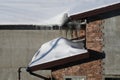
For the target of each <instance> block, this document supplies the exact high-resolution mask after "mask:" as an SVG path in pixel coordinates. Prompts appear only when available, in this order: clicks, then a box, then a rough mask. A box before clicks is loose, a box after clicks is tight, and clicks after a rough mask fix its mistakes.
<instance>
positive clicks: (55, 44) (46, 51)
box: [28, 37, 89, 71]
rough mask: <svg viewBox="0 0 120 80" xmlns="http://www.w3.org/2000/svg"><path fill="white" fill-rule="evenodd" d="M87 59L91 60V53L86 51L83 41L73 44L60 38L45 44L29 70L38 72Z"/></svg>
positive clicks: (35, 56)
mask: <svg viewBox="0 0 120 80" xmlns="http://www.w3.org/2000/svg"><path fill="white" fill-rule="evenodd" d="M86 58H89V53H88V51H87V50H86V49H84V44H83V41H79V42H73V41H71V40H68V39H66V38H62V37H60V38H56V39H54V40H51V41H49V42H47V43H45V44H43V45H42V46H41V48H40V49H39V50H38V51H37V52H36V53H35V55H34V56H33V58H32V61H31V62H30V63H29V65H28V68H29V70H31V71H36V70H40V69H47V68H51V67H55V66H60V65H64V64H66V63H70V62H74V61H78V60H82V59H86Z"/></svg>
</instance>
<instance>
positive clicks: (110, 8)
mask: <svg viewBox="0 0 120 80" xmlns="http://www.w3.org/2000/svg"><path fill="white" fill-rule="evenodd" d="M117 9H120V3H117V4H114V5H109V6H106V7H102V8H99V9H95V10H91V11H87V12H84V13H80V14H75V15H71V16H70V19H71V20H79V19H84V18H88V17H91V16H95V15H98V14H102V13H105V12H109V11H113V10H117Z"/></svg>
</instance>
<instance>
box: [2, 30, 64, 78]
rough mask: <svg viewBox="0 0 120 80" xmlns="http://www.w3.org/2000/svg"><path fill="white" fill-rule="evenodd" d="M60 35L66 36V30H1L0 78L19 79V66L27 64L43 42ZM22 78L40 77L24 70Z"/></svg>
mask: <svg viewBox="0 0 120 80" xmlns="http://www.w3.org/2000/svg"><path fill="white" fill-rule="evenodd" d="M59 36H63V37H66V31H62V30H61V31H60V30H0V80H17V78H18V75H17V70H18V68H19V67H25V66H27V65H28V63H29V62H30V60H31V58H32V57H33V55H34V53H35V52H36V51H37V50H38V49H39V48H40V46H41V45H42V44H43V43H45V42H47V41H49V40H51V39H54V38H56V37H59ZM40 73H42V74H44V73H45V74H47V73H48V74H50V73H51V72H50V71H47V73H46V71H41V72H40ZM22 80H38V78H36V77H33V76H30V75H29V74H28V73H27V72H25V70H23V71H22ZM39 80H40V79H39Z"/></svg>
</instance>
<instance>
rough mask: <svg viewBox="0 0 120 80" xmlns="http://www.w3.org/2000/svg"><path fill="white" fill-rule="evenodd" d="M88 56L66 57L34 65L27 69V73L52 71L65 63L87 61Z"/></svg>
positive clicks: (87, 54)
mask: <svg viewBox="0 0 120 80" xmlns="http://www.w3.org/2000/svg"><path fill="white" fill-rule="evenodd" d="M89 56H90V54H89V53H83V54H78V55H75V56H71V57H67V58H63V59H59V60H55V61H51V62H47V63H43V64H39V65H35V66H32V67H28V71H37V70H45V69H52V68H53V67H56V66H62V65H65V64H67V63H71V62H76V61H80V60H85V59H88V58H89Z"/></svg>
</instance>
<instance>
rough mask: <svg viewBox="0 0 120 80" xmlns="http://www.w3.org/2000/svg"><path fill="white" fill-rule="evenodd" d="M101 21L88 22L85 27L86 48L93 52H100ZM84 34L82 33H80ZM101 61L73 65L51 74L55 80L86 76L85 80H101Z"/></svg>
mask: <svg viewBox="0 0 120 80" xmlns="http://www.w3.org/2000/svg"><path fill="white" fill-rule="evenodd" d="M101 29H102V21H101V20H98V21H93V22H89V23H88V24H87V25H86V47H87V48H88V49H92V50H95V51H99V52H101V51H102V46H103V45H102V32H101ZM82 32H84V31H82ZM101 64H102V61H101V60H95V61H91V62H86V63H82V64H79V65H74V66H71V67H67V68H64V69H59V70H56V71H53V72H52V75H53V77H54V79H55V80H64V76H86V78H87V80H102V65H101Z"/></svg>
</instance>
